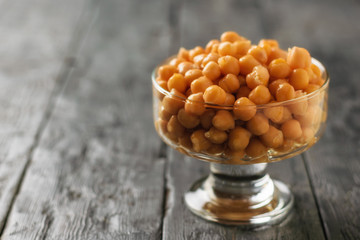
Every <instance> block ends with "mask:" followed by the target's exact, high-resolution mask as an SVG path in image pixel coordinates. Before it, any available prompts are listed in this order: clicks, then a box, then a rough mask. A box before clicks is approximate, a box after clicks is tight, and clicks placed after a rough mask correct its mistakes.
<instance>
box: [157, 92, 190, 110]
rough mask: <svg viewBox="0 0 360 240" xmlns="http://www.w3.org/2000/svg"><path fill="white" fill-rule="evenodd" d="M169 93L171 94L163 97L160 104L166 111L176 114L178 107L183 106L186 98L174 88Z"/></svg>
mask: <svg viewBox="0 0 360 240" xmlns="http://www.w3.org/2000/svg"><path fill="white" fill-rule="evenodd" d="M170 93H171V96H165V97H164V99H163V100H162V105H163V107H164V109H165V110H166V111H167V112H169V113H171V114H177V112H178V111H179V110H180V108H183V107H184V104H185V100H184V99H186V96H185V95H184V94H182V93H180V92H179V91H177V90H176V89H175V88H173V89H172V90H171V91H170Z"/></svg>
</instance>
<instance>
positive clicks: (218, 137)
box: [205, 127, 228, 144]
mask: <svg viewBox="0 0 360 240" xmlns="http://www.w3.org/2000/svg"><path fill="white" fill-rule="evenodd" d="M205 137H206V138H207V139H209V141H210V142H212V143H215V144H222V143H224V142H225V141H226V140H227V138H228V136H227V133H226V132H225V131H221V130H219V129H216V128H214V127H212V128H210V130H209V131H207V132H206V133H205Z"/></svg>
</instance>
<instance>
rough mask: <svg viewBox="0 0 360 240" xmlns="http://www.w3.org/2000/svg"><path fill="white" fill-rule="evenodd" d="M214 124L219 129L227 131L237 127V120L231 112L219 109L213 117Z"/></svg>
mask: <svg viewBox="0 0 360 240" xmlns="http://www.w3.org/2000/svg"><path fill="white" fill-rule="evenodd" d="M212 124H213V126H214V127H216V128H217V129H219V130H222V131H227V130H229V129H233V128H234V127H235V120H234V118H233V116H232V114H231V113H230V112H228V111H226V110H219V111H217V112H216V114H215V116H214V117H213V119H212Z"/></svg>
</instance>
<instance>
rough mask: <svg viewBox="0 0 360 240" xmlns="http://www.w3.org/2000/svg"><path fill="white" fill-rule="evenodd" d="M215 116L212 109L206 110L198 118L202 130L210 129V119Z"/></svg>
mask: <svg viewBox="0 0 360 240" xmlns="http://www.w3.org/2000/svg"><path fill="white" fill-rule="evenodd" d="M214 116H215V111H214V110H213V109H208V110H206V111H205V112H204V113H203V114H202V115H201V116H200V123H201V126H202V127H203V128H204V129H210V128H211V126H212V119H213V117H214Z"/></svg>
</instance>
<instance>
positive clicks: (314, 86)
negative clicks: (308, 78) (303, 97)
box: [305, 83, 320, 93]
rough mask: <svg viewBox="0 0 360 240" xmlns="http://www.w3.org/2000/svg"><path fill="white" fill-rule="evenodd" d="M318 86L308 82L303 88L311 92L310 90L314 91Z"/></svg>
mask: <svg viewBox="0 0 360 240" xmlns="http://www.w3.org/2000/svg"><path fill="white" fill-rule="evenodd" d="M319 88H320V86H319V85H316V84H312V83H309V85H308V86H307V87H306V88H305V92H306V93H312V92H315V91H316V90H318V89H319Z"/></svg>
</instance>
